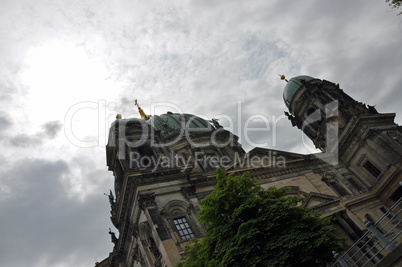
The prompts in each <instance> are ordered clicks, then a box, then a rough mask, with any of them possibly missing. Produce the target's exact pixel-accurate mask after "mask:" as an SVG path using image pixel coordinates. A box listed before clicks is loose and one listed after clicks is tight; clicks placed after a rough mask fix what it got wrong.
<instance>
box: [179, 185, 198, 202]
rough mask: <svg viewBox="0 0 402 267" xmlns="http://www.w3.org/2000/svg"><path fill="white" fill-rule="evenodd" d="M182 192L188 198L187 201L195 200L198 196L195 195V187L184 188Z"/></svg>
mask: <svg viewBox="0 0 402 267" xmlns="http://www.w3.org/2000/svg"><path fill="white" fill-rule="evenodd" d="M181 191H182V192H183V194H184V195H185V196H186V198H187V199H190V198H195V197H197V195H196V194H195V185H191V186H186V187H182V188H181Z"/></svg>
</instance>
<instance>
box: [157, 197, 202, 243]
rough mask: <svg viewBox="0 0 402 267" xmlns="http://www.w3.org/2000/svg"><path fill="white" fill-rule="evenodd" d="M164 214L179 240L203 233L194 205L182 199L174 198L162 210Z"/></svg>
mask: <svg viewBox="0 0 402 267" xmlns="http://www.w3.org/2000/svg"><path fill="white" fill-rule="evenodd" d="M162 215H163V216H164V217H165V218H166V220H167V221H168V222H169V225H170V227H171V229H172V231H173V232H174V233H175V234H176V237H177V239H178V240H182V241H184V240H188V239H190V238H193V237H197V236H200V235H201V231H200V230H199V226H198V225H197V223H196V221H195V211H194V208H193V206H192V205H190V204H189V203H187V202H185V201H182V200H172V201H170V202H169V203H167V204H166V206H165V207H164V209H163V210H162Z"/></svg>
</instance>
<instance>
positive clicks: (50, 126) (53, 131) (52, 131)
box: [42, 121, 62, 138]
mask: <svg viewBox="0 0 402 267" xmlns="http://www.w3.org/2000/svg"><path fill="white" fill-rule="evenodd" d="M42 127H43V130H44V131H45V134H46V135H47V136H48V137H49V138H54V137H55V136H56V135H57V134H58V133H59V132H60V130H61V128H62V124H61V123H60V122H59V121H49V122H47V123H45V124H43V125H42Z"/></svg>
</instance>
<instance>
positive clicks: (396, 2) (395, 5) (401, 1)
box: [385, 0, 402, 15]
mask: <svg viewBox="0 0 402 267" xmlns="http://www.w3.org/2000/svg"><path fill="white" fill-rule="evenodd" d="M385 2H387V3H389V6H390V7H391V8H392V9H399V8H400V7H401V5H402V0H385ZM401 14H402V11H401V12H399V13H398V14H397V15H401Z"/></svg>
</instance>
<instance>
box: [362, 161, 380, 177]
mask: <svg viewBox="0 0 402 267" xmlns="http://www.w3.org/2000/svg"><path fill="white" fill-rule="evenodd" d="M363 167H364V168H365V169H366V170H368V171H369V172H370V173H371V174H372V175H373V176H374V177H375V178H377V177H378V176H380V174H381V171H380V170H379V169H377V168H376V167H375V166H374V165H373V164H372V163H371V162H370V161H367V162H366V163H365V164H364V166H363Z"/></svg>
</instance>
